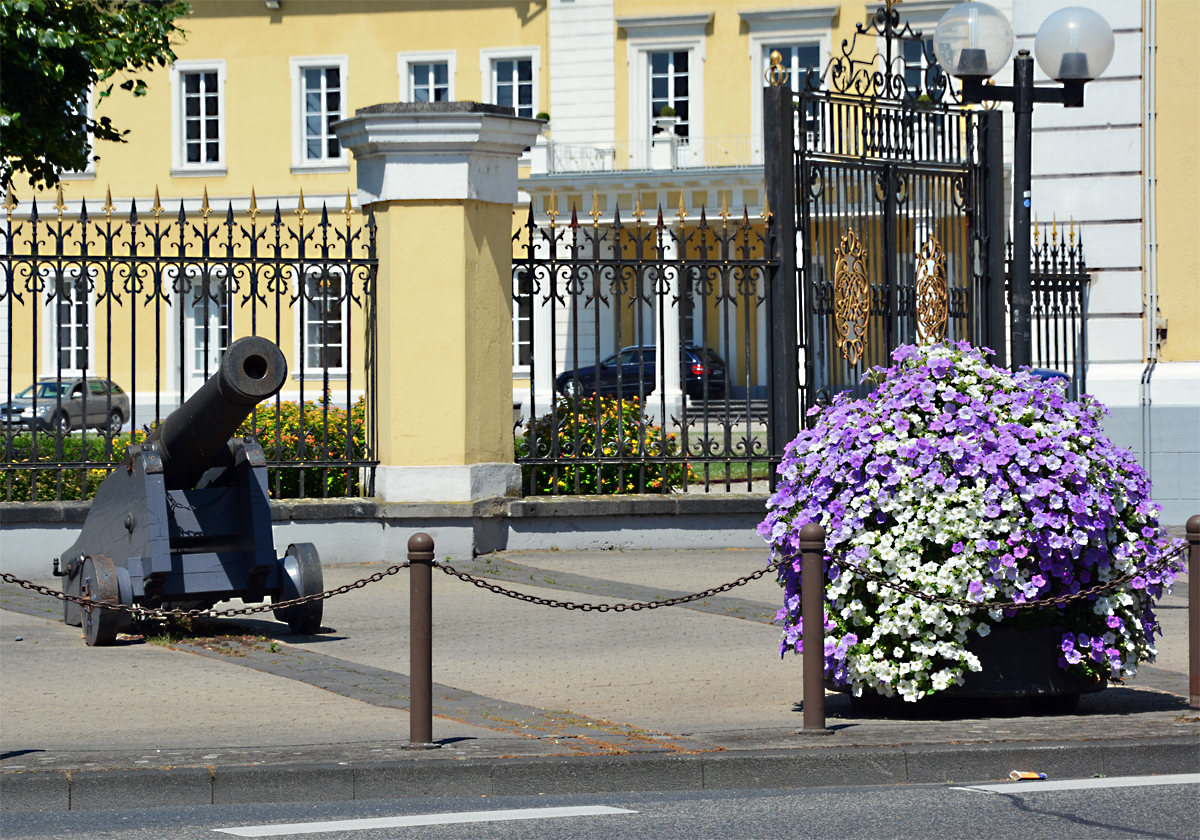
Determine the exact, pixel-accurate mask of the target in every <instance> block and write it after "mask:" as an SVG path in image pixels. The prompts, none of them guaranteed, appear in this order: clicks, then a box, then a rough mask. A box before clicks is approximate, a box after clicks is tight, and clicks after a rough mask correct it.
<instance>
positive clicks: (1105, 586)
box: [792, 546, 1187, 610]
mask: <svg viewBox="0 0 1200 840" xmlns="http://www.w3.org/2000/svg"><path fill="white" fill-rule="evenodd" d="M1186 550H1187V546H1184V547H1183V548H1180V549H1178V550H1177V551H1175V552H1173V553H1171V554H1168V555H1166V556H1165V557H1162V558H1160V559H1159V560H1158V562H1156V563H1153V564H1152V565H1150V566H1147V567H1145V568H1143V569H1135V570H1134V571H1132V572H1130V573H1129V574H1127V575H1124V576H1123V577H1119V578H1117V579H1116V580H1110V581H1107V582H1105V583H1100V584H1097V585H1096V586H1092V587H1089V588H1088V589H1081V590H1079V591H1078V592H1074V593H1070V594H1067V595H1059V596H1058V597H1055V598H1041V599H1039V600H1036V601H1022V602H1020V603H1018V602H1016V601H1011V602H1000V603H997V602H992V603H983V602H981V601H967V600H964V599H962V598H945V597H942V596H939V595H930V594H928V593H927V592H920V591H918V590H916V589H910V588H909V587H907V586H904V585H903V584H899V583H893V582H892V581H891V580H889V579H888V578H886V577H884V576H883V575H880V574H878V573H877V572H872V571H868V570H867V569H864V568H863V567H862V566H858V565H856V564H854V563H839V564H838V565H840V566H842V567H844V568H846V569H849V570H851V571H853V572H855V573H856V574H859V575H861V576H862V577H864V578H867V579H869V580H873V581H875V582H876V583H879V584H880V585H882V586H886V587H888V588H889V589H894V590H896V591H897V592H903V593H904V594H906V595H912V596H914V597H916V598H919V599H920V600H922V601H929V602H930V603H934V604H946V605H948V606H952V607H970V608H971V609H973V610H983V609H997V608H1002V609H1006V610H1028V609H1033V608H1034V607H1048V606H1056V607H1057V606H1061V605H1063V604H1066V603H1069V602H1071V601H1076V600H1079V599H1080V598H1089V597H1091V596H1092V595H1098V594H1100V593H1101V592H1104V591H1106V590H1109V589H1115V588H1116V587H1118V586H1122V585H1123V584H1126V583H1128V582H1129V581H1131V580H1133V579H1134V578H1135V577H1139V576H1141V575H1144V574H1146V573H1147V572H1155V571H1161V570H1162V569H1165V568H1166V567H1167V566H1168V565H1170V561H1171V560H1172V559H1174V558H1175V557H1178V556H1181V555H1182V554H1183V553H1184V552H1185V551H1186ZM792 559H794V555H793V558H792Z"/></svg>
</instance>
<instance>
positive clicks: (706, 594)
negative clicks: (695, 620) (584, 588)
mask: <svg viewBox="0 0 1200 840" xmlns="http://www.w3.org/2000/svg"><path fill="white" fill-rule="evenodd" d="M781 562H782V561H781V560H776V561H773V562H771V563H769V564H768V565H767V566H766V568H763V569H759V570H758V571H757V572H751V573H750V574H748V575H745V576H744V577H740V578H738V579H737V580H735V581H732V582H730V583H726V584H723V585H721V586H714V587H713V588H712V589H705V590H704V591H703V592H696V593H694V594H692V595H680V596H679V597H677V598H665V599H663V600H661V601H635V602H634V603H632V604H581V603H578V602H576V601H556V600H554V599H553V598H539V597H537V596H536V595H527V594H525V593H524V592H517V591H515V590H513V589H505V588H504V587H503V586H498V585H496V584H494V583H488V582H487V581H486V580H482V579H481V578H477V577H475V576H474V575H471V574H468V573H467V572H460V571H459V570H458V569H456V568H454V567H453V566H450V565H447V564H446V563H434V564H433V565H434V566H436V567H437V568H439V569H441V570H442V571H443V572H445V573H446V574H448V575H451V576H453V577H456V578H459V579H460V580H464V581H466V582H467V583H473V584H475V585H476V586H478V587H479V588H480V589H487V590H490V591H492V592H495V593H496V594H497V595H504V596H505V597H508V598H513V599H515V600H517V601H525V602H527V603H530V604H537V605H539V606H542V607H559V608H561V609H564V610H581V611H583V612H601V613H606V612H618V613H619V612H626V611H631V612H638V611H639V610H656V609H658V608H659V607H673V606H675V605H676V604H686V603H689V602H691V601H699V600H702V599H704V598H711V597H712V596H713V595H719V594H720V593H722V592H728V591H729V590H731V589H736V588H737V587H739V586H745V585H746V584H747V583H750V582H751V581H754V580H758V579H759V578H760V577H762V576H763V575H765V574H767V573H768V572H770V571H772V570H774V569H775V568H776V567H778V566H779V564H780V563H781Z"/></svg>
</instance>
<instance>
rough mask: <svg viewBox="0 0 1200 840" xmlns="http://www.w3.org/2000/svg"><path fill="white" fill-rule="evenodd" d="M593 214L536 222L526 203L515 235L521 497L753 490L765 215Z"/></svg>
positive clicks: (761, 405) (761, 476)
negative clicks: (522, 395) (522, 402)
mask: <svg viewBox="0 0 1200 840" xmlns="http://www.w3.org/2000/svg"><path fill="white" fill-rule="evenodd" d="M551 205H552V206H553V202H552V203H551ZM590 215H591V222H590V223H587V222H583V223H581V222H580V221H579V219H578V208H572V213H571V220H570V223H569V224H567V225H565V226H564V225H561V224H557V223H556V221H557V220H556V216H557V213H556V212H553V211H552V212H551V213H550V214H549V224H545V225H539V224H537V223H536V222H535V220H534V215H533V208H532V207H531V208H530V212H529V217H528V219H527V221H526V222H525V224H524V226H523V227H522V229H521V230H520V231H519V232H518V233H517V234H516V235H515V236H514V256H513V297H514V302H515V307H514V308H515V322H516V338H517V340H516V342H515V346H516V348H517V357H516V358H515V359H514V362H515V364H516V365H517V367H518V370H522V369H523V370H527V371H528V374H529V378H530V379H529V381H530V387H529V394H528V405H529V408H528V411H527V412H526V413H525V414H526V418H527V419H526V420H525V422H523V423H522V424H521V425H520V426H519V427H518V429H517V433H516V451H517V462H518V463H519V464H520V465H521V467H522V473H523V483H524V485H523V486H524V492H525V493H526V494H528V495H538V494H560V493H570V494H576V493H648V492H650V493H666V492H672V491H683V492H688V491H700V492H711V491H713V490H717V489H722V490H724V491H726V492H729V491H734V490H741V489H745V490H758V491H765V490H766V488H767V486H768V482H769V475H770V472H771V470H773V467H774V465H775V464H777V463H778V459H777V458H772V457H771V455H770V454H769V453H770V452H771V451H773V450H771V449H770V436H771V435H772V433H773V432H772V429H771V427H770V423H769V421H768V417H767V414H768V412H767V409H766V406H767V404H768V400H769V399H770V387H771V386H770V375H769V370H770V366H769V358H768V356H769V354H770V342H769V340H768V337H769V334H770V330H771V329H772V327H771V323H772V322H771V319H770V317H769V314H768V311H767V310H768V300H769V295H768V283H769V282H771V280H772V277H771V269H772V267H773V266H775V263H774V262H772V260H771V259H770V257H769V254H770V253H771V252H770V238H771V236H772V235H773V234H772V231H773V229H774V227H775V225H774V222H773V221H772V219H771V214H770V210H769V208H764V210H763V214H762V217H759V218H756V219H751V218H750V216H749V213H748V211H747V210H746V209H745V208H743V211H742V214H741V216H740V218H739V217H738V216H735V215H732V214H730V213H729V212H728V210H727V209H722V211H721V212H720V213H719V214H717V218H716V219H715V220H713V221H711V222H710V221H709V219H708V216H707V211H706V210H705V209H703V208H701V210H700V212H699V214H698V218H696V219H692V218H690V214H688V212H687V211H686V209H685V208H684V207H683V206H682V204H681V206H680V207H679V209H678V211H677V213H676V214H675V216H674V218H673V219H672V220H671V221H669V222H668V221H666V220H664V217H663V212H662V210H661V208H660V209H659V211H658V218H657V220H656V221H653V222H651V221H649V220H648V219H646V218H645V216H646V214H645V213H644V212H643V211H642V209H641V199H640V197H639V198H638V201H637V206H636V207H635V208H634V209H633V214H632V220H631V221H629V222H626V221H624V220H623V219H622V216H621V213H620V210H619V209H618V210H616V211H615V212H614V213H613V215H612V217H611V219H605V220H604V221H602V220H601V219H602V215H603V214H601V213H600V211H598V210H597V209H596V207H595V201H594V200H593V208H592V211H591V213H590Z"/></svg>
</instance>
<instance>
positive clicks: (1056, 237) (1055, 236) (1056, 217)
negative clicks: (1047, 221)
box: [1050, 214, 1058, 245]
mask: <svg viewBox="0 0 1200 840" xmlns="http://www.w3.org/2000/svg"><path fill="white" fill-rule="evenodd" d="M1050 218H1052V219H1053V220H1054V226H1053V227H1052V228H1051V230H1052V231H1053V232H1054V244H1055V245H1057V244H1058V215H1057V214H1055V215H1054V216H1051V217H1050Z"/></svg>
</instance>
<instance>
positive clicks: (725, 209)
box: [717, 190, 730, 224]
mask: <svg viewBox="0 0 1200 840" xmlns="http://www.w3.org/2000/svg"><path fill="white" fill-rule="evenodd" d="M717 215H718V216H720V217H721V224H728V222H729V216H730V213H729V194H728V193H726V192H725V191H724V190H722V191H721V212H720V213H718V214H717Z"/></svg>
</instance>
